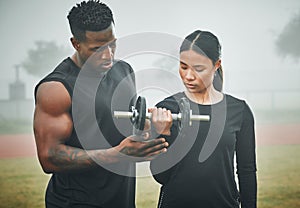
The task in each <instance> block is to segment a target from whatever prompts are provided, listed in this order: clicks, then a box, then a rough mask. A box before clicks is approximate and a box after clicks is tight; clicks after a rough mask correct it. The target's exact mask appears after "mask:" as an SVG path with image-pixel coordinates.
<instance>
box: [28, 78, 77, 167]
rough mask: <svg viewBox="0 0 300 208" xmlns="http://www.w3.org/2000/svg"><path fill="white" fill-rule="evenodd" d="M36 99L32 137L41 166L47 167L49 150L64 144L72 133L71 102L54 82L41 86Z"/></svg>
mask: <svg viewBox="0 0 300 208" xmlns="http://www.w3.org/2000/svg"><path fill="white" fill-rule="evenodd" d="M36 98H37V99H36V107H35V113H34V123H33V125H34V135H35V140H36V145H37V151H38V156H39V159H40V161H41V163H42V166H43V165H45V166H47V165H49V164H48V159H49V157H51V155H49V154H50V152H51V149H55V148H56V147H57V146H58V145H60V144H62V143H64V141H65V140H66V139H67V138H68V137H69V136H70V135H71V133H72V129H73V123H72V119H71V116H70V114H69V108H70V106H71V101H70V97H69V95H68V92H67V91H66V89H65V88H64V87H63V85H61V84H60V83H56V82H52V83H45V84H42V85H41V86H40V87H39V89H38V91H37V96H36Z"/></svg>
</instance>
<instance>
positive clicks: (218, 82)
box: [213, 66, 223, 92]
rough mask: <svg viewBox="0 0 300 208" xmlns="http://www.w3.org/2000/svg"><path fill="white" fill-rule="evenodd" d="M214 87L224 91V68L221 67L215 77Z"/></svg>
mask: <svg viewBox="0 0 300 208" xmlns="http://www.w3.org/2000/svg"><path fill="white" fill-rule="evenodd" d="M213 86H214V88H215V89H216V90H218V91H220V92H222V91H223V68H222V66H220V67H219V68H218V69H217V71H216V72H215V75H214V80H213Z"/></svg>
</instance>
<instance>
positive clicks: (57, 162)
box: [48, 144, 119, 172]
mask: <svg viewBox="0 0 300 208" xmlns="http://www.w3.org/2000/svg"><path fill="white" fill-rule="evenodd" d="M48 155H49V158H48V160H49V162H50V163H51V164H52V165H53V166H54V167H55V168H54V170H53V172H64V171H69V170H85V169H89V168H93V167H96V166H97V165H98V163H99V164H100V163H102V164H111V163H116V162H118V161H119V158H118V154H117V153H116V151H115V150H114V149H113V148H111V149H103V150H102V149H101V150H84V149H80V148H76V147H71V146H67V145H64V144H61V145H58V146H56V147H55V148H50V149H49V152H48Z"/></svg>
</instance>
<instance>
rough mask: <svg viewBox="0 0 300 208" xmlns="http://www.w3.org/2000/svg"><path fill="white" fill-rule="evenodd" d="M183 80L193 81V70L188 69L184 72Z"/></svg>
mask: <svg viewBox="0 0 300 208" xmlns="http://www.w3.org/2000/svg"><path fill="white" fill-rule="evenodd" d="M185 78H186V79H187V80H193V79H195V75H194V72H193V70H191V69H188V70H187V72H186V74H185Z"/></svg>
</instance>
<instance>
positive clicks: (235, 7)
mask: <svg viewBox="0 0 300 208" xmlns="http://www.w3.org/2000/svg"><path fill="white" fill-rule="evenodd" d="M78 2H79V1H73V0H68V1H61V0H53V1H38V0H26V1H18V0H1V1H0V25H1V27H0V34H1V39H0V43H1V46H2V47H1V49H2V50H1V51H0V57H1V69H0V73H1V77H0V99H8V85H9V83H12V82H13V81H14V80H15V65H17V64H20V63H21V62H22V61H24V60H25V59H26V57H27V52H28V50H29V49H31V48H34V43H35V41H38V40H45V41H55V42H56V43H57V44H59V45H62V46H65V47H66V48H68V49H69V50H70V55H71V54H72V47H71V44H70V41H69V39H70V37H71V33H70V30H69V26H68V22H67V18H66V16H67V13H68V11H69V10H70V9H71V8H72V6H73V5H75V3H78ZM104 2H105V3H107V4H108V5H109V6H110V7H111V9H112V11H113V14H114V18H115V23H116V24H115V27H116V34H117V37H118V38H119V39H122V38H123V37H127V36H130V35H133V34H138V33H142V32H161V33H167V34H170V35H174V36H177V37H181V38H184V37H185V36H186V35H188V34H189V33H191V32H192V31H194V30H196V29H201V30H209V31H211V32H213V33H214V34H215V35H216V36H217V37H218V38H219V40H220V42H221V44H222V63H223V69H224V71H225V72H224V73H225V92H227V93H230V94H236V95H238V96H241V97H243V98H245V99H249V100H250V101H249V102H252V103H253V105H254V106H258V107H259V106H260V105H262V106H265V107H268V106H269V104H266V103H268V102H271V101H270V100H271V99H274V98H270V99H269V98H268V101H267V102H265V99H266V97H268V96H269V97H270V96H271V97H272V96H273V94H272V95H270V91H271V92H272V93H273V92H278V93H279V94H276V96H275V100H278V102H280V101H282V100H285V103H287V104H288V103H293V104H292V105H291V106H288V107H291V108H295V107H297V106H299V104H300V55H299V49H300V47H299V19H300V18H299V16H300V1H298V0H286V1H279V0H276V1H274V0H264V1H260V0H252V1H238V0H229V1H217V0H212V1H202V0H186V1H171V0H164V1H158V0H153V1H138V0H130V1H126V2H125V1H121V0H107V1H104ZM297 21H298V22H297ZM286 46H288V47H286ZM291 47H292V48H291ZM286 48H288V49H286ZM63 58H64V57H62V59H63ZM131 59H132V58H131ZM137 59H138V58H137ZM129 61H130V60H129ZM131 61H132V62H133V63H132V64H133V67H134V70H136V71H138V70H139V69H138V67H135V60H131ZM137 62H138V61H137ZM147 64H150V65H151V63H145V66H146V65H147ZM141 65H142V64H141V62H139V64H138V66H139V67H142V66H141ZM54 66H55V65H54ZM54 66H53V67H54ZM144 68H145V67H144ZM51 70H52V69H49V71H51ZM20 79H21V80H22V81H24V82H25V83H26V97H27V98H32V97H33V87H34V85H35V84H36V82H37V81H38V80H39V79H40V77H34V76H32V75H28V74H27V73H26V72H25V70H23V69H21V70H20ZM141 79H142V78H141ZM141 82H143V80H141ZM249 92H254V94H253V93H252V94H251V95H250V97H253V96H255V95H256V93H258V94H259V96H258V97H257V98H255V99H254V100H256V101H257V102H255V103H254V101H253V99H252V100H251V98H250V97H249ZM280 93H281V94H280ZM282 94H283V95H284V96H283V97H282ZM286 94H287V95H286ZM258 98H259V99H260V98H261V99H262V100H260V101H259V99H258ZM276 102H277V101H276ZM287 104H282V105H287ZM270 105H271V104H270ZM275 105H277V106H279V107H282V106H281V104H280V103H279V104H276V103H275ZM283 108H284V106H283Z"/></svg>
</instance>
